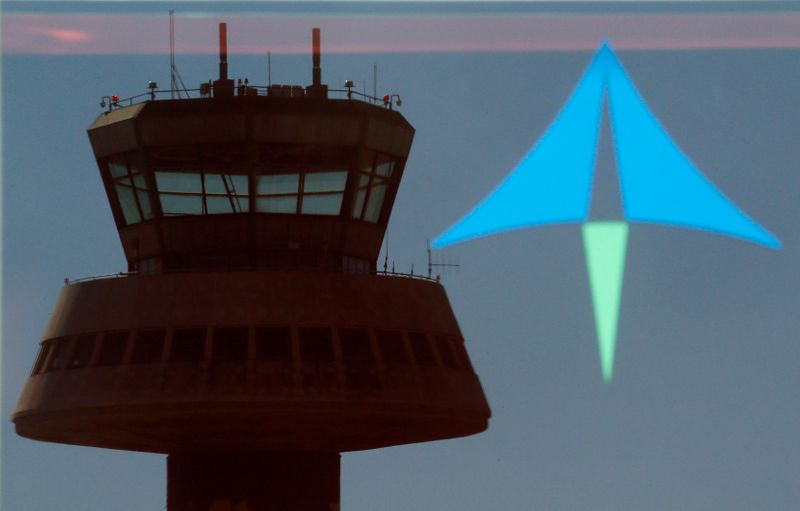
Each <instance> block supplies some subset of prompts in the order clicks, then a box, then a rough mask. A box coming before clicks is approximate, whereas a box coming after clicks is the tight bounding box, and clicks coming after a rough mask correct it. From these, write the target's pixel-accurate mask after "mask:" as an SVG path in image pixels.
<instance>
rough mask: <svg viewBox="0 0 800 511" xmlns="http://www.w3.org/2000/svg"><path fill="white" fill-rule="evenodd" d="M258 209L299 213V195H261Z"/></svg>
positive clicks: (270, 211)
mask: <svg viewBox="0 0 800 511" xmlns="http://www.w3.org/2000/svg"><path fill="white" fill-rule="evenodd" d="M256 211H259V212H261V213H297V195H288V196H284V197H259V198H258V199H257V201H256Z"/></svg>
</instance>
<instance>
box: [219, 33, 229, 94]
mask: <svg viewBox="0 0 800 511" xmlns="http://www.w3.org/2000/svg"><path fill="white" fill-rule="evenodd" d="M219 79H220V81H224V80H227V79H228V24H227V23H220V24H219Z"/></svg>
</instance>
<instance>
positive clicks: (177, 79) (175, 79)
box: [169, 9, 189, 99]
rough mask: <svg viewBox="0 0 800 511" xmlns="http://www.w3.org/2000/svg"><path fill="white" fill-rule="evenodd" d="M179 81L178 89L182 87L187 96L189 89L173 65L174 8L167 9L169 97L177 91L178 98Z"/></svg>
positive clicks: (173, 97) (171, 97)
mask: <svg viewBox="0 0 800 511" xmlns="http://www.w3.org/2000/svg"><path fill="white" fill-rule="evenodd" d="M179 83H180V89H183V92H184V93H186V97H187V98H188V97H189V91H188V90H186V85H184V83H183V79H181V75H180V73H178V66H176V65H175V10H174V9H170V11H169V85H170V86H169V97H170V99H175V93H176V92H177V93H178V98H180V96H181V94H180V89H179V88H178V84H179Z"/></svg>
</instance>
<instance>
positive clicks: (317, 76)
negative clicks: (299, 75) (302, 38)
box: [307, 27, 328, 98]
mask: <svg viewBox="0 0 800 511" xmlns="http://www.w3.org/2000/svg"><path fill="white" fill-rule="evenodd" d="M319 61H320V35H319V28H317V27H315V28H313V29H312V30H311V62H312V67H311V85H310V86H309V87H308V89H307V94H308V95H309V96H312V97H317V98H327V97H328V86H327V85H322V69H320V66H319Z"/></svg>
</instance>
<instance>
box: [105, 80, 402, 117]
mask: <svg viewBox="0 0 800 511" xmlns="http://www.w3.org/2000/svg"><path fill="white" fill-rule="evenodd" d="M205 85H206V84H203V86H202V87H200V88H196V89H155V88H151V89H150V91H149V92H142V93H141V94H136V95H134V96H130V97H127V98H120V97H119V96H116V95H111V96H103V97H102V98H101V99H100V106H101V107H102V108H106V107H107V108H108V111H109V112H111V111H113V110H115V109H118V108H124V107H128V106H133V105H135V104H138V103H143V102H145V101H157V100H175V99H182V100H187V99H189V100H191V99H208V98H212V97H213V91H214V86H213V85H211V84H208V86H207V87H206V86H205ZM233 90H234V91H235V92H236V94H235V95H231V96H230V97H253V96H256V97H285V98H296V99H303V98H309V97H314V95H313V94H309V91H308V89H306V88H304V87H301V86H282V85H249V84H242V85H236V86H234V87H233ZM271 91H273V93H271ZM327 91H328V97H329V98H331V94H333V97H332V99H348V100H355V101H361V102H363V103H369V104H372V105H376V106H383V107H384V108H387V109H389V110H392V109H393V108H394V106H400V105H401V104H402V100H401V99H400V96H399V95H398V94H386V95H385V96H382V97H377V96H370V95H369V94H366V93H363V92H358V91H357V90H353V89H352V88H347V89H327ZM164 96H169V97H164ZM182 96H185V97H182Z"/></svg>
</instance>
